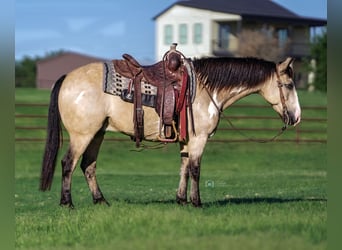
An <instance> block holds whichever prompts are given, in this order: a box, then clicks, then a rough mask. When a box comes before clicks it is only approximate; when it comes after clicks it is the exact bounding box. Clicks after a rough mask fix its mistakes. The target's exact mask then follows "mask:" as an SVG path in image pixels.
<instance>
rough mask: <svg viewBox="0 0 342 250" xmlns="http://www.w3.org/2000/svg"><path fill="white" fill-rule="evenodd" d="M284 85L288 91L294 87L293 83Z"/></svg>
mask: <svg viewBox="0 0 342 250" xmlns="http://www.w3.org/2000/svg"><path fill="white" fill-rule="evenodd" d="M284 85H285V87H286V88H287V89H289V90H292V89H293V87H294V84H293V82H291V83H289V84H284Z"/></svg>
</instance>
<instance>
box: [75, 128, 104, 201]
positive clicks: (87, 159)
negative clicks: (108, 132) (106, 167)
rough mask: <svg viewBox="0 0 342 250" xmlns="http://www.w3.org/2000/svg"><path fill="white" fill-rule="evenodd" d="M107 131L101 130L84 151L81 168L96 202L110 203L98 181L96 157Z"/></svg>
mask: <svg viewBox="0 0 342 250" xmlns="http://www.w3.org/2000/svg"><path fill="white" fill-rule="evenodd" d="M104 134H105V132H104V131H103V130H100V131H99V132H98V133H97V134H96V135H95V137H94V138H93V140H92V141H91V142H90V144H89V145H88V147H87V149H86V151H85V152H84V153H83V158H82V161H81V169H82V171H83V174H84V176H85V178H86V181H87V183H88V186H89V189H90V192H91V194H92V196H93V202H94V204H98V203H105V204H107V205H109V203H108V202H107V201H106V199H105V198H104V197H103V194H102V192H101V190H100V188H99V186H98V184H97V181H96V173H95V172H96V159H97V156H98V153H99V150H100V146H101V144H102V141H103V138H104Z"/></svg>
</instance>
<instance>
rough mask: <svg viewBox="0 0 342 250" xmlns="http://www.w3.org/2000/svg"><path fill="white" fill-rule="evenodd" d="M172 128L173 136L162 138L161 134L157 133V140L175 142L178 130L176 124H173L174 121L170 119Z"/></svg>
mask: <svg viewBox="0 0 342 250" xmlns="http://www.w3.org/2000/svg"><path fill="white" fill-rule="evenodd" d="M171 125H172V128H173V132H174V133H175V137H174V138H170V139H167V138H165V137H164V138H162V135H161V134H159V135H158V140H159V141H161V142H175V141H177V140H178V132H177V128H176V124H175V121H172V124H171Z"/></svg>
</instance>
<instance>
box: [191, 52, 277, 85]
mask: <svg viewBox="0 0 342 250" xmlns="http://www.w3.org/2000/svg"><path fill="white" fill-rule="evenodd" d="M193 65H194V68H195V72H196V73H197V76H198V77H199V80H200V81H201V82H202V83H203V84H204V85H205V86H207V87H208V88H209V89H210V90H215V89H217V90H222V89H229V88H233V87H238V86H247V87H248V88H253V87H256V86H258V85H259V84H261V83H263V82H265V81H266V80H268V79H269V78H270V77H271V76H272V75H273V74H274V73H275V72H276V64H275V63H274V62H270V61H265V60H263V59H257V58H253V57H246V58H234V57H217V58H215V57H212V58H211V57H209V58H202V59H195V60H194V61H193Z"/></svg>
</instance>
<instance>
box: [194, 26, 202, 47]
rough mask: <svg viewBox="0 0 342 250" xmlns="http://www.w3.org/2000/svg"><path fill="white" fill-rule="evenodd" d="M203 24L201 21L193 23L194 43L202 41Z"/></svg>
mask: <svg viewBox="0 0 342 250" xmlns="http://www.w3.org/2000/svg"><path fill="white" fill-rule="evenodd" d="M202 33H203V26H202V24H201V23H195V24H194V44H201V43H202Z"/></svg>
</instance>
